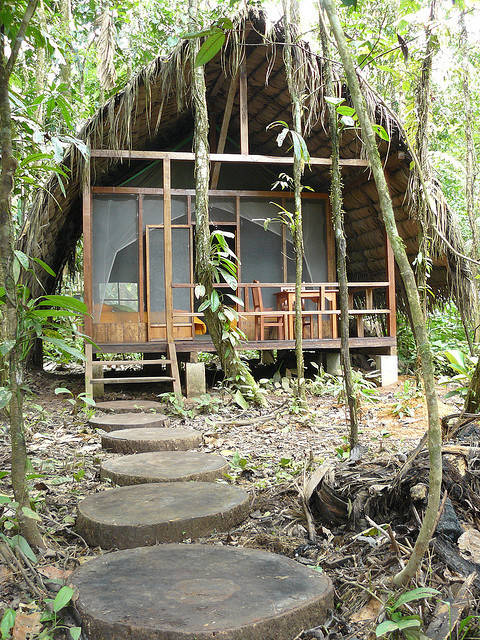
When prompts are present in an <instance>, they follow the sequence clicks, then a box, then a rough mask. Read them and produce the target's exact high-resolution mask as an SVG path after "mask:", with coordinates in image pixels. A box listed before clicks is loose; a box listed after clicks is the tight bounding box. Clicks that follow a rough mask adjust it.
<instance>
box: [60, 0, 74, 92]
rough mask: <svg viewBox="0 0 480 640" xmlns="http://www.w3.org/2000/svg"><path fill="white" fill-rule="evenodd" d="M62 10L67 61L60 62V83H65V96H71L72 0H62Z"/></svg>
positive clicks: (61, 24)
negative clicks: (69, 48) (70, 46)
mask: <svg viewBox="0 0 480 640" xmlns="http://www.w3.org/2000/svg"><path fill="white" fill-rule="evenodd" d="M59 10H60V29H61V32H62V35H63V37H64V42H65V46H64V49H63V50H64V54H65V55H64V58H65V62H63V63H61V64H60V83H61V84H62V85H64V87H63V89H62V93H63V95H64V96H66V97H67V98H69V97H70V96H71V93H72V89H71V83H72V59H71V58H72V57H71V54H70V51H69V50H68V47H69V35H70V21H71V18H72V8H71V4H70V0H60V4H59Z"/></svg>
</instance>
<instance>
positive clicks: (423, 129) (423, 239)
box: [413, 0, 437, 318]
mask: <svg viewBox="0 0 480 640" xmlns="http://www.w3.org/2000/svg"><path fill="white" fill-rule="evenodd" d="M436 7H437V5H436V0H432V4H431V5H430V23H433V21H434V20H435V19H436ZM425 37H426V48H425V55H424V57H423V60H422V64H421V69H420V75H419V77H418V78H417V81H416V87H415V112H416V116H417V118H416V120H417V123H418V125H417V132H416V136H415V146H416V150H417V157H418V160H419V162H420V164H421V165H422V169H423V175H424V178H425V180H426V181H427V183H429V182H430V181H431V179H432V176H431V170H430V165H429V163H428V162H427V158H428V142H429V115H430V84H431V77H432V59H433V53H434V51H433V35H432V32H431V29H430V28H429V27H425ZM413 195H414V201H415V209H416V217H417V220H418V229H419V231H418V256H417V266H416V269H417V282H418V290H419V293H420V300H421V303H422V309H423V314H424V316H425V318H426V317H427V302H428V286H427V280H428V276H429V264H430V237H429V230H428V229H429V224H428V204H427V203H426V202H425V199H424V198H422V197H421V193H420V185H419V184H418V179H416V180H415V187H414V189H413Z"/></svg>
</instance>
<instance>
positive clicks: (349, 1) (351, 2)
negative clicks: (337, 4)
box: [341, 0, 357, 11]
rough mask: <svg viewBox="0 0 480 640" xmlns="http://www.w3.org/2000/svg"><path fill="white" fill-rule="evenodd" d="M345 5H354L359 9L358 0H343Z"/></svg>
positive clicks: (355, 8)
mask: <svg viewBox="0 0 480 640" xmlns="http://www.w3.org/2000/svg"><path fill="white" fill-rule="evenodd" d="M341 2H342V4H343V6H344V7H353V8H354V10H355V11H356V10H357V0H341Z"/></svg>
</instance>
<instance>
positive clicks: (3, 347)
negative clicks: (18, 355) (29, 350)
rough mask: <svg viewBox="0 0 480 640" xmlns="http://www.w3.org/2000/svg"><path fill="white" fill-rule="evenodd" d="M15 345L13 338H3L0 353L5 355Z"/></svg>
mask: <svg viewBox="0 0 480 640" xmlns="http://www.w3.org/2000/svg"><path fill="white" fill-rule="evenodd" d="M14 346H15V340H4V341H3V342H2V343H1V344H0V355H1V356H3V357H5V356H6V355H7V353H10V351H11V350H12V349H13V347H14Z"/></svg>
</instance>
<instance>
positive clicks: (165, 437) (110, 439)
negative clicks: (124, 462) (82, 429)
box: [102, 427, 202, 453]
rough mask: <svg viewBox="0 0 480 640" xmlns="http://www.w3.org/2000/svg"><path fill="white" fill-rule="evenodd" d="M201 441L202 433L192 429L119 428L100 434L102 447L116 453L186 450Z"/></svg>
mask: <svg viewBox="0 0 480 640" xmlns="http://www.w3.org/2000/svg"><path fill="white" fill-rule="evenodd" d="M201 442H202V434H201V433H199V432H198V431H194V430H193V429H159V428H158V427H154V428H152V429H151V428H139V429H120V430H119V431H110V433H104V434H102V447H103V448H104V449H107V450H108V451H115V452H116V453H141V452H145V451H187V450H188V449H195V447H198V446H199V445H200V444H201Z"/></svg>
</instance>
